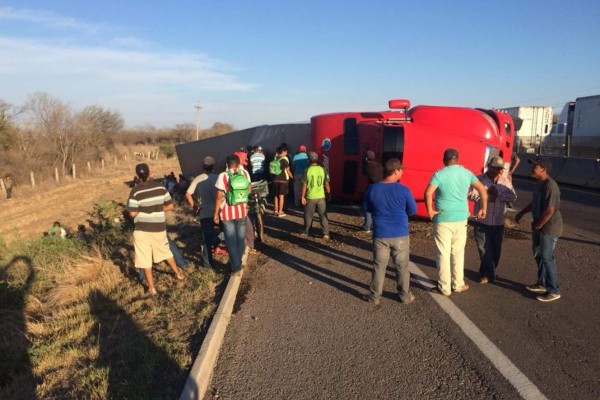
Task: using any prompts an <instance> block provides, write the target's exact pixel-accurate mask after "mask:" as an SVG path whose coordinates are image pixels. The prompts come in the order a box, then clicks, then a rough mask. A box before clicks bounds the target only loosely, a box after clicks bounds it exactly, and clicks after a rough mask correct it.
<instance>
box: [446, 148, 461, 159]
mask: <svg viewBox="0 0 600 400" xmlns="http://www.w3.org/2000/svg"><path fill="white" fill-rule="evenodd" d="M453 158H458V150H456V149H453V148H449V149H446V151H444V160H452V159H453Z"/></svg>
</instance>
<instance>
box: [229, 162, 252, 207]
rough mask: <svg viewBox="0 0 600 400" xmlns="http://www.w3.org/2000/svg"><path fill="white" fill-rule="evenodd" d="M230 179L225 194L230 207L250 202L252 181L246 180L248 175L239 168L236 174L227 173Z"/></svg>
mask: <svg viewBox="0 0 600 400" xmlns="http://www.w3.org/2000/svg"><path fill="white" fill-rule="evenodd" d="M227 176H228V177H229V181H228V185H227V186H228V187H227V193H225V200H226V201H227V204H229V205H230V206H236V205H238V204H245V203H247V202H248V188H249V187H250V181H248V178H246V175H244V173H243V172H242V169H241V168H239V169H238V170H237V172H236V173H233V172H231V171H227Z"/></svg>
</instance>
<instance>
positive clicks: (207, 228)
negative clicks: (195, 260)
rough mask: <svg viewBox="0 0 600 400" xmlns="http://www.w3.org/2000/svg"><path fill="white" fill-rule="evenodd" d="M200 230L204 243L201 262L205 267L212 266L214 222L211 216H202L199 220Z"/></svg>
mask: <svg viewBox="0 0 600 400" xmlns="http://www.w3.org/2000/svg"><path fill="white" fill-rule="evenodd" d="M200 231H202V236H204V244H203V245H202V258H203V260H202V262H203V264H204V266H205V267H207V266H211V267H212V266H213V265H214V263H213V254H212V251H213V246H214V244H215V222H214V221H213V219H212V218H202V219H201V220H200ZM207 263H208V265H206V264H207Z"/></svg>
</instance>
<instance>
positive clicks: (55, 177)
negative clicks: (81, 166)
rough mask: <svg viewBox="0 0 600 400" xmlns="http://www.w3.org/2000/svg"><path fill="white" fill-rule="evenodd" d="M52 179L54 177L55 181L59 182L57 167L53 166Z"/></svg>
mask: <svg viewBox="0 0 600 400" xmlns="http://www.w3.org/2000/svg"><path fill="white" fill-rule="evenodd" d="M54 179H56V183H59V180H58V167H54Z"/></svg>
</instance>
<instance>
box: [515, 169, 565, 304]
mask: <svg viewBox="0 0 600 400" xmlns="http://www.w3.org/2000/svg"><path fill="white" fill-rule="evenodd" d="M528 162H529V163H530V164H531V165H532V169H531V176H532V177H533V178H534V179H535V180H536V181H537V182H536V185H535V187H534V188H533V196H532V197H533V198H532V201H531V202H530V203H529V204H527V206H525V208H523V209H522V210H521V211H519V212H518V213H517V215H515V221H516V222H517V223H519V221H520V220H521V218H522V217H523V215H525V214H527V213H528V212H531V215H532V217H533V221H532V223H531V238H532V242H533V243H532V244H533V246H532V247H533V256H534V258H535V262H536V264H537V267H538V278H537V282H536V283H535V284H534V285H529V286H527V290H529V291H531V292H535V293H540V295H539V296H537V299H538V300H539V301H554V300H558V299H560V288H559V285H558V272H557V266H556V259H555V258H554V248H555V247H556V242H558V238H559V237H560V236H561V235H562V231H563V221H562V215H561V213H560V189H559V188H558V185H557V184H556V182H555V181H554V179H552V178H551V177H550V170H551V168H552V164H551V163H550V160H549V159H548V158H545V157H538V158H535V159H533V160H529V161H528Z"/></svg>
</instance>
